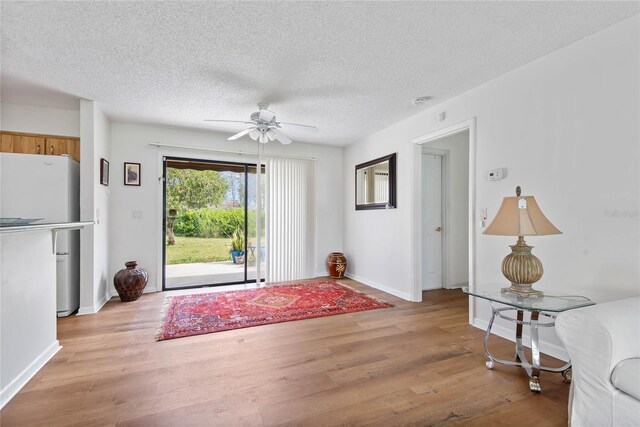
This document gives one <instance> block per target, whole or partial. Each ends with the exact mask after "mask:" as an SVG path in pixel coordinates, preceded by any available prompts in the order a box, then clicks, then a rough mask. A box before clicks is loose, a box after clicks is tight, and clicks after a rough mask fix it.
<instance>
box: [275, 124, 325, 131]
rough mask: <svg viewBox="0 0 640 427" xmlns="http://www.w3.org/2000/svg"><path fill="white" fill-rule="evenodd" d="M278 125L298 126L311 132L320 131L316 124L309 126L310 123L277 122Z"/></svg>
mask: <svg viewBox="0 0 640 427" xmlns="http://www.w3.org/2000/svg"><path fill="white" fill-rule="evenodd" d="M277 125H278V126H280V125H285V126H289V127H296V128H300V129H301V130H306V131H309V132H318V128H317V127H315V126H309V125H299V124H297V123H286V122H277Z"/></svg>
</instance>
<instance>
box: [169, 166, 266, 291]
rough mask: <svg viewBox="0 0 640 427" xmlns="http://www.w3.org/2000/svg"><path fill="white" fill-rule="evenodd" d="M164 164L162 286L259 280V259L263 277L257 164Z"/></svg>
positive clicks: (262, 243)
mask: <svg viewBox="0 0 640 427" xmlns="http://www.w3.org/2000/svg"><path fill="white" fill-rule="evenodd" d="M163 165H164V168H163V169H164V175H163V176H164V188H163V193H164V221H163V230H162V233H163V242H164V245H163V290H173V289H185V288H195V287H202V286H220V285H231V284H241V283H250V282H256V276H257V273H256V271H257V268H256V267H257V263H258V262H260V266H261V268H260V271H261V274H260V276H261V279H262V280H264V277H265V276H264V272H265V268H264V259H265V245H264V242H265V240H264V237H262V238H261V239H260V240H261V243H260V248H258V247H257V245H256V242H257V241H258V239H257V235H256V222H257V221H258V220H259V221H261V225H262V227H259V229H261V230H264V215H263V214H260V215H258V214H259V213H258V212H257V199H256V194H257V192H256V184H257V179H256V172H257V168H256V165H255V164H245V163H231V162H219V161H209V160H199V159H186V158H176V157H166V158H164V162H163ZM262 171H263V172H264V167H263V169H262ZM263 176H264V175H263ZM261 194H264V192H262V193H261ZM261 235H262V236H264V234H263V232H261Z"/></svg>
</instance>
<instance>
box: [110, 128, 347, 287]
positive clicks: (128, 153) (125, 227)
mask: <svg viewBox="0 0 640 427" xmlns="http://www.w3.org/2000/svg"><path fill="white" fill-rule="evenodd" d="M111 135H112V149H111V156H112V157H111V167H112V169H111V173H112V184H111V186H110V189H111V197H110V221H111V223H110V226H111V234H110V244H109V247H110V251H109V253H110V268H109V275H108V277H113V275H114V274H115V273H116V272H117V271H118V270H120V269H122V268H124V263H125V261H129V260H137V261H139V263H140V264H139V265H140V267H142V268H144V269H145V270H147V271H148V272H149V276H150V277H149V284H148V285H147V288H146V290H145V291H146V292H151V291H155V290H158V291H159V290H162V277H161V275H160V273H161V270H160V268H161V265H160V262H159V261H160V254H161V252H160V251H161V249H162V244H163V242H162V237H161V221H162V217H161V210H160V203H161V201H162V199H161V197H162V192H161V189H162V186H161V183H160V182H159V180H158V178H159V177H160V176H162V156H163V155H170V156H179V157H188V158H203V159H216V160H227V161H236V162H253V161H255V160H256V156H255V155H242V156H239V155H235V154H225V153H214V152H211V151H202V150H186V149H169V148H157V147H152V146H149V143H150V142H158V143H163V144H170V145H179V146H188V147H201V148H208V149H218V150H235V151H238V150H239V151H244V152H247V153H257V151H256V150H257V148H258V145H257V143H255V142H254V141H251V140H250V139H248V138H243V139H240V140H237V141H227V138H228V137H229V133H219V132H206V131H196V130H186V129H177V128H169V127H158V126H144V125H133V124H124V123H113V124H112V126H111ZM263 148H264V150H265V155H268V154H278V155H283V156H299V157H314V158H316V159H317V160H316V169H315V172H316V184H315V198H316V200H315V202H316V210H317V216H316V274H317V275H319V276H320V275H326V274H327V271H326V266H325V262H324V261H325V258H326V256H327V255H328V254H329V253H330V252H333V251H341V250H342V238H343V228H342V215H343V205H342V201H343V199H342V188H343V182H342V148H340V147H323V146H317V145H309V144H301V143H296V142H294V143H293V144H291V145H287V146H283V145H281V144H279V143H278V142H271V143H269V144H266V145H265V146H263ZM124 162H137V163H141V165H142V166H141V168H142V170H141V186H140V187H133V186H125V185H124V184H123V173H124V171H123V168H124ZM132 211H139V212H140V214H141V218H140V219H134V217H133V214H132ZM110 286H111V287H113V286H112V284H110Z"/></svg>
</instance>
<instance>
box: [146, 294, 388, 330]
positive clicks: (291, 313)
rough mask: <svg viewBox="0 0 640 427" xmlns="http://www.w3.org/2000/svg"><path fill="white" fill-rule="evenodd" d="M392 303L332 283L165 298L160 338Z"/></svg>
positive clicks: (317, 315) (353, 310)
mask: <svg viewBox="0 0 640 427" xmlns="http://www.w3.org/2000/svg"><path fill="white" fill-rule="evenodd" d="M387 307H393V306H392V305H391V304H388V303H386V302H383V301H379V300H377V299H374V298H371V297H368V296H366V295H364V294H362V293H360V292H357V291H355V290H353V289H351V288H349V287H347V286H344V285H341V284H339V283H336V282H333V281H317V282H306V283H296V284H292V285H279V286H268V287H264V288H258V289H247V290H241V291H228V292H209V293H204V294H194V295H178V296H171V297H167V299H166V301H165V305H164V307H163V315H162V325H161V326H160V329H159V330H158V333H157V334H156V340H157V341H161V340H170V339H173V338H181V337H188V336H191V335H200V334H208V333H211V332H220V331H227V330H230V329H239V328H248V327H250V326H259V325H268V324H271V323H280V322H288V321H291V320H301V319H310V318H313V317H323V316H332V315H334V314H343V313H353V312H356V311H365V310H375V309H378V308H387Z"/></svg>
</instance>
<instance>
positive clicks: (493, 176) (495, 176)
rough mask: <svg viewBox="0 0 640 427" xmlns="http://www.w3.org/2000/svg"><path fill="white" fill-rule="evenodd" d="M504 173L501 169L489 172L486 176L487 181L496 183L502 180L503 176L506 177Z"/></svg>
mask: <svg viewBox="0 0 640 427" xmlns="http://www.w3.org/2000/svg"><path fill="white" fill-rule="evenodd" d="M505 171H506V170H505V169H502V168H500V169H493V170H490V171H489V175H488V177H489V181H497V180H499V179H502V178H504V176H505V175H506V174H505Z"/></svg>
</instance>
